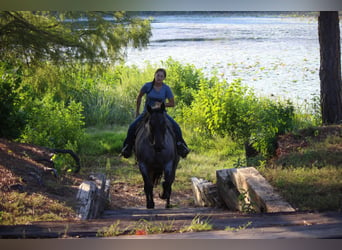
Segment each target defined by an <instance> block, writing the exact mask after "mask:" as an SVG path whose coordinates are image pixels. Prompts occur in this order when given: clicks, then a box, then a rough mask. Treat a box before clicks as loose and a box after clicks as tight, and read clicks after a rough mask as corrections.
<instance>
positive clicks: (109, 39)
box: [0, 11, 151, 64]
mask: <svg viewBox="0 0 342 250" xmlns="http://www.w3.org/2000/svg"><path fill="white" fill-rule="evenodd" d="M150 37H151V26H150V21H149V20H143V19H139V18H134V17H131V16H129V15H127V13H125V12H98V11H88V12H51V11H35V12H31V11H0V44H1V45H0V58H1V59H0V60H2V61H13V60H17V59H19V60H22V61H24V62H26V63H36V62H39V61H46V60H52V61H54V62H59V63H61V62H65V61H70V60H86V61H87V62H94V63H101V64H102V63H106V62H109V61H116V60H119V59H122V58H123V55H124V50H123V48H125V47H127V46H128V45H131V46H133V47H144V46H146V45H147V44H148V42H149V38H150Z"/></svg>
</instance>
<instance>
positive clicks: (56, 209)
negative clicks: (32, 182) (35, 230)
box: [0, 192, 74, 225]
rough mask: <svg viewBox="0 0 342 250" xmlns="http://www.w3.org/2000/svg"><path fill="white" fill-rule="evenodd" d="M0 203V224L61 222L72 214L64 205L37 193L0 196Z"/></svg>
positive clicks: (11, 193)
mask: <svg viewBox="0 0 342 250" xmlns="http://www.w3.org/2000/svg"><path fill="white" fill-rule="evenodd" d="M0 203H1V204H2V208H3V211H0V222H1V223H0V224H2V225H18V224H26V223H28V222H33V221H52V220H63V219H64V218H66V217H69V216H70V215H72V214H73V213H74V212H73V210H72V208H71V207H68V206H66V204H64V203H60V202H57V201H54V200H52V199H49V198H47V197H46V196H44V195H42V194H38V193H33V194H28V193H16V192H10V193H7V194H6V195H5V194H2V192H0Z"/></svg>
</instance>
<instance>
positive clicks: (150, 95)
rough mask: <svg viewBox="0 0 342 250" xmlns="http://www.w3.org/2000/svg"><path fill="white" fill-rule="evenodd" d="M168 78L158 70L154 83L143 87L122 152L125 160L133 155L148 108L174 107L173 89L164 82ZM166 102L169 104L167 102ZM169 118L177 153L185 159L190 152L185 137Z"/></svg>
mask: <svg viewBox="0 0 342 250" xmlns="http://www.w3.org/2000/svg"><path fill="white" fill-rule="evenodd" d="M165 78H166V71H165V69H161V68H160V69H157V71H156V72H155V74H154V79H153V81H152V82H147V83H145V84H144V85H143V87H142V88H141V90H140V92H139V94H138V97H137V101H136V119H135V121H134V122H133V123H132V124H131V125H130V126H129V128H128V132H127V137H126V139H125V141H124V145H123V149H122V150H121V155H122V156H123V157H125V158H128V157H130V156H131V155H132V150H133V146H134V142H135V134H136V127H137V125H138V124H139V122H140V121H141V120H142V119H143V117H144V114H145V113H146V111H147V106H151V107H154V108H155V107H161V104H162V103H164V104H165V107H174V106H175V101H174V96H173V93H172V91H171V88H170V87H169V86H168V85H167V84H165V83H164V82H163V81H164V79H165ZM145 94H146V102H145V107H144V111H143V113H142V114H140V113H139V110H140V105H141V99H142V97H143V96H144V95H145ZM166 100H167V101H168V102H166ZM166 116H167V118H168V119H169V121H170V122H171V123H172V127H173V131H174V133H175V136H176V142H177V152H178V154H179V155H180V156H181V157H183V158H185V157H186V156H187V154H188V153H189V152H190V150H189V149H188V147H187V145H186V143H185V141H184V139H183V136H182V131H181V129H180V127H179V125H178V124H177V123H176V121H175V120H174V119H173V118H172V117H171V116H169V115H167V114H166Z"/></svg>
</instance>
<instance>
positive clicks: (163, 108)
mask: <svg viewBox="0 0 342 250" xmlns="http://www.w3.org/2000/svg"><path fill="white" fill-rule="evenodd" d="M160 108H161V110H162V111H165V103H164V102H162V104H161V107H160Z"/></svg>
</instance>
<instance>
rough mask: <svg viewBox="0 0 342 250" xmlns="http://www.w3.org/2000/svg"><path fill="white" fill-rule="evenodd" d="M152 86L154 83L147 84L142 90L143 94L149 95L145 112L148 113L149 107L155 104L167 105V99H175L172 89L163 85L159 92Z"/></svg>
mask: <svg viewBox="0 0 342 250" xmlns="http://www.w3.org/2000/svg"><path fill="white" fill-rule="evenodd" d="M152 84H153V83H152V82H148V83H145V84H144V86H142V88H141V90H140V91H141V92H142V93H144V94H147V95H146V101H145V107H144V111H146V107H147V105H150V106H154V103H155V102H164V103H165V101H166V99H171V98H173V93H172V91H171V88H170V87H169V86H168V85H166V84H165V83H163V85H162V87H161V88H160V90H159V91H157V90H155V89H154V88H153V87H152ZM147 92H149V93H147Z"/></svg>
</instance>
